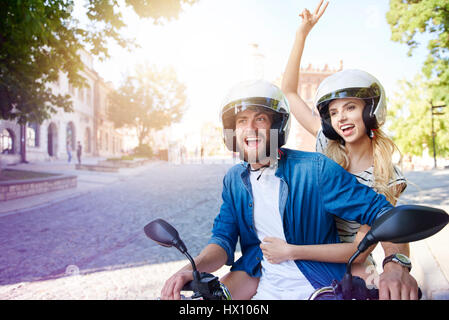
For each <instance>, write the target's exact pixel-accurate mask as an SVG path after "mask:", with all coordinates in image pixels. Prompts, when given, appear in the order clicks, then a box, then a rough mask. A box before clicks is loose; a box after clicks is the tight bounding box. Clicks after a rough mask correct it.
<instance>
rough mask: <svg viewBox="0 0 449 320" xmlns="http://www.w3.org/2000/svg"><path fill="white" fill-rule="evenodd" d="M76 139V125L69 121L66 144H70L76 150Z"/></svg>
mask: <svg viewBox="0 0 449 320" xmlns="http://www.w3.org/2000/svg"><path fill="white" fill-rule="evenodd" d="M75 140H76V139H75V125H74V124H73V122H69V123H68V124H67V129H66V144H69V145H70V146H71V147H72V150H75Z"/></svg>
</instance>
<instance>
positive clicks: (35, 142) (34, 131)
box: [0, 52, 123, 165]
mask: <svg viewBox="0 0 449 320" xmlns="http://www.w3.org/2000/svg"><path fill="white" fill-rule="evenodd" d="M80 56H81V60H82V61H83V63H84V64H85V66H86V68H85V70H84V72H83V73H82V75H83V76H84V78H85V79H86V83H87V86H86V87H84V88H74V87H73V86H71V85H70V84H69V81H68V78H67V76H66V75H65V74H63V73H60V76H59V80H58V81H57V82H56V83H53V84H52V90H53V93H54V94H62V95H65V94H69V95H70V96H71V98H72V103H73V112H71V113H68V112H64V110H62V109H60V108H58V111H57V113H55V114H54V115H53V116H52V117H51V118H50V119H47V120H45V121H44V122H43V123H41V124H37V123H28V124H27V125H26V126H25V127H22V128H21V126H20V125H19V124H17V123H16V122H15V121H6V120H0V162H1V163H2V164H3V165H5V164H12V163H17V162H20V161H21V155H20V153H21V143H20V142H21V139H24V140H26V141H25V145H26V148H25V150H26V153H25V155H26V160H27V161H45V160H49V161H51V160H53V159H68V158H69V152H70V153H71V155H72V157H73V158H74V159H76V148H77V144H78V141H79V142H80V144H81V145H82V154H83V156H87V157H89V156H99V157H111V156H118V155H120V154H121V149H122V140H123V136H122V133H120V132H119V131H118V130H115V129H114V126H113V124H112V122H111V121H109V120H108V119H107V107H108V100H107V95H108V93H109V91H110V90H112V88H111V86H110V85H109V84H107V83H105V82H104V80H103V79H102V78H101V77H100V76H99V75H98V74H97V72H96V71H95V70H94V69H93V59H92V57H91V56H90V55H89V54H88V53H87V52H81V53H80Z"/></svg>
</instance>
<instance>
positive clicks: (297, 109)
mask: <svg viewBox="0 0 449 320" xmlns="http://www.w3.org/2000/svg"><path fill="white" fill-rule="evenodd" d="M323 1H324V0H321V1H320V3H319V5H318V6H317V8H316V9H315V11H314V13H313V14H311V13H310V12H309V10H307V9H304V10H303V12H302V13H301V14H300V16H301V17H302V22H301V24H300V26H299V28H298V30H297V31H296V37H295V42H294V44H293V48H292V51H291V53H290V57H289V59H288V62H287V66H286V68H285V72H284V76H283V78H282V91H283V92H284V94H285V96H286V97H287V100H288V102H289V104H290V108H291V112H292V113H293V116H294V117H295V118H296V120H297V121H298V122H299V123H300V124H301V125H302V126H303V127H304V128H305V129H306V130H307V131H309V132H310V133H311V134H312V135H314V136H316V135H317V134H318V130H319V129H320V128H321V121H320V118H319V117H317V116H314V114H313V112H312V110H311V109H310V108H309V107H308V106H307V104H306V103H305V102H304V100H302V98H301V97H300V96H299V94H298V81H299V80H298V79H299V69H300V66H301V57H302V53H303V51H304V45H305V41H306V38H307V35H308V34H309V32H310V30H311V29H312V27H313V26H314V25H315V24H316V23H317V22H318V20H319V19H320V17H321V16H322V15H323V13H324V11H325V10H326V8H327V6H328V4H329V2H326V4H325V5H324V6H323V7H322V8H321V6H322V4H323Z"/></svg>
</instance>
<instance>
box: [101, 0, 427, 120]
mask: <svg viewBox="0 0 449 320" xmlns="http://www.w3.org/2000/svg"><path fill="white" fill-rule="evenodd" d="M318 2H319V1H318V0H295V1H294V0H226V1H223V0H199V2H198V3H196V4H195V5H193V6H188V7H186V8H185V10H184V12H183V13H182V14H181V15H180V17H179V19H178V20H175V21H172V22H169V23H167V24H165V25H164V26H155V25H153V24H152V23H151V21H148V20H146V21H145V20H139V19H138V18H137V16H136V15H135V13H133V12H131V11H129V12H124V20H125V23H127V24H128V28H127V30H126V33H125V34H126V35H130V36H133V37H135V38H136V42H137V43H139V44H140V45H141V46H142V47H141V48H140V49H136V50H133V51H132V52H128V51H127V50H125V49H120V48H118V47H117V46H114V45H112V46H111V47H110V54H111V56H112V57H111V59H109V60H108V61H106V62H102V63H100V62H96V63H95V69H96V70H97V71H98V72H99V74H100V75H101V76H102V77H103V78H104V79H105V80H107V81H112V82H113V84H114V85H115V86H118V85H119V84H120V82H121V81H122V80H123V79H124V77H125V76H126V75H127V74H129V73H132V72H133V70H134V69H135V66H136V64H139V63H140V64H141V63H150V64H154V65H157V66H159V67H164V66H172V67H174V69H175V70H176V72H177V75H178V78H179V79H180V80H181V81H183V82H184V83H185V84H186V86H187V95H188V106H189V109H188V112H187V113H186V114H185V116H184V118H183V121H182V123H181V124H180V126H179V127H183V128H192V126H193V127H196V126H198V123H199V120H200V122H201V121H212V122H217V123H218V119H219V116H218V115H219V109H220V103H221V101H222V99H223V97H224V95H225V93H226V90H227V89H228V88H229V87H231V86H232V85H233V84H235V83H237V82H239V81H241V80H245V79H248V78H250V77H251V76H250V74H251V64H250V61H251V60H250V56H251V49H250V44H251V43H257V44H258V46H259V50H260V52H261V53H262V54H263V56H264V58H263V67H264V68H263V77H264V78H265V79H266V80H268V81H274V80H275V79H277V78H279V77H280V76H281V74H282V73H283V71H284V68H285V65H286V63H287V58H288V56H289V53H290V49H291V47H292V45H293V40H294V36H295V31H296V29H297V27H298V25H299V23H300V19H301V18H300V17H299V16H298V15H299V13H300V12H301V11H302V9H303V8H308V9H309V10H311V11H313V10H314V8H315V7H316V5H317V4H318ZM388 10H389V1H388V0H364V1H357V0H333V1H330V4H329V6H328V8H327V10H326V12H325V13H324V15H323V16H322V18H321V20H320V21H319V22H318V23H317V25H316V26H315V27H314V29H313V30H312V31H311V33H310V34H309V37H308V39H307V42H306V48H305V50H304V55H303V59H302V66H307V65H308V64H309V63H311V64H312V65H314V66H320V67H322V66H324V64H326V63H327V64H329V66H330V67H334V68H337V67H338V66H339V61H340V60H343V66H344V69H348V68H358V69H363V70H365V71H368V72H370V73H372V74H373V75H374V76H376V77H377V78H378V79H379V80H380V82H381V83H382V84H383V86H384V88H385V90H386V94H387V97H391V96H392V95H393V93H394V92H396V91H397V89H398V86H397V82H398V81H399V80H401V79H412V78H413V76H414V75H415V74H416V73H418V72H420V69H421V66H422V63H423V61H424V59H425V55H426V49H425V46H421V47H420V48H418V49H416V50H415V51H414V55H413V57H408V56H407V51H408V47H407V46H406V45H405V44H400V43H396V42H393V41H391V40H390V37H391V31H390V26H389V25H388V23H387V21H386V18H385V14H386V12H387V11H388Z"/></svg>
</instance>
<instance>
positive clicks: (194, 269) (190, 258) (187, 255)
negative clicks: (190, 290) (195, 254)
mask: <svg viewBox="0 0 449 320" xmlns="http://www.w3.org/2000/svg"><path fill="white" fill-rule="evenodd" d="M183 253H184V255H185V256H186V257H187V259H189V261H190V264H191V265H192V268H193V272H194V273H197V272H198V270H197V269H196V264H195V261H194V260H193V258H192V256H191V255H190V254H189V253H188V252H187V251H186V252H183Z"/></svg>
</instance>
